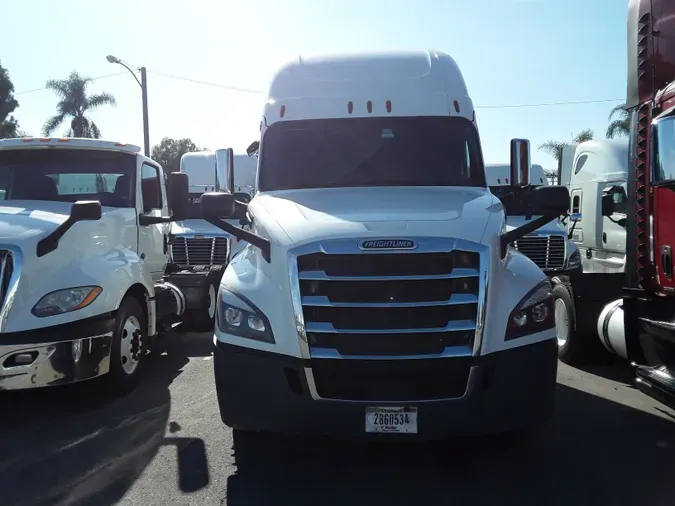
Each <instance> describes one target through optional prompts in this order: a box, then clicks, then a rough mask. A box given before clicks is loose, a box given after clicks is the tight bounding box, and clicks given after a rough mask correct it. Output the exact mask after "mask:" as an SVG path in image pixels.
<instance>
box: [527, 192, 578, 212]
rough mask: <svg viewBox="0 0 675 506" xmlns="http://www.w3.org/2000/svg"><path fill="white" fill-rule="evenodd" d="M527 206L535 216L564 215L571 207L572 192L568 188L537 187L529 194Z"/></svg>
mask: <svg viewBox="0 0 675 506" xmlns="http://www.w3.org/2000/svg"><path fill="white" fill-rule="evenodd" d="M527 204H528V205H529V206H530V208H531V209H532V213H533V214H542V215H551V214H557V215H563V214H565V213H566V212H567V210H568V209H569V205H570V192H569V190H568V189H567V187H566V186H536V187H534V188H532V190H531V191H530V192H528V194H527Z"/></svg>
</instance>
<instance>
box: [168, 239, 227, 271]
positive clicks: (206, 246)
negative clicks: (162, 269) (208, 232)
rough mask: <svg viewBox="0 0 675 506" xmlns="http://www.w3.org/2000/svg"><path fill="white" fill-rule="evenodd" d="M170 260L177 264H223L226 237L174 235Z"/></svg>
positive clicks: (224, 262) (224, 260)
mask: <svg viewBox="0 0 675 506" xmlns="http://www.w3.org/2000/svg"><path fill="white" fill-rule="evenodd" d="M171 261H172V262H173V263H175V264H178V265H225V264H226V263H227V237H200V238H195V237H181V236H177V237H174V239H173V243H172V244H171Z"/></svg>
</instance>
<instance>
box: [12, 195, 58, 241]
mask: <svg viewBox="0 0 675 506" xmlns="http://www.w3.org/2000/svg"><path fill="white" fill-rule="evenodd" d="M35 204H36V203H35V202H29V201H25V202H23V201H18V200H17V201H12V205H11V206H8V205H3V206H0V241H2V242H10V243H12V244H17V243H19V242H25V241H30V240H31V239H35V240H36V241H37V240H39V239H41V238H42V237H44V236H46V235H47V234H49V233H50V232H52V231H53V230H54V229H55V228H56V227H58V226H59V225H60V224H61V223H63V222H64V221H66V219H67V218H68V215H69V214H70V207H71V204H70V203H68V202H40V203H39V208H38V209H36V208H35Z"/></svg>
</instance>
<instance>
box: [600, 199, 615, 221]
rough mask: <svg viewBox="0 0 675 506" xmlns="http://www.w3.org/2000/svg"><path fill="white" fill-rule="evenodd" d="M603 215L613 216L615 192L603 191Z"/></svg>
mask: <svg viewBox="0 0 675 506" xmlns="http://www.w3.org/2000/svg"><path fill="white" fill-rule="evenodd" d="M601 202H602V204H601V206H602V210H601V211H602V215H603V216H612V215H613V214H614V194H613V193H603V194H602V201H601Z"/></svg>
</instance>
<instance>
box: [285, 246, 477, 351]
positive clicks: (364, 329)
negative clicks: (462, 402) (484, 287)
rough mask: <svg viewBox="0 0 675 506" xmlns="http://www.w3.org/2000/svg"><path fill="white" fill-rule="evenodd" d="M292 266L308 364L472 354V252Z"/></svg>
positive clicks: (329, 257) (318, 258)
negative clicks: (324, 359) (336, 357)
mask: <svg viewBox="0 0 675 506" xmlns="http://www.w3.org/2000/svg"><path fill="white" fill-rule="evenodd" d="M297 262H298V279H299V283H300V297H301V303H302V312H303V317H304V324H305V332H306V334H307V343H308V345H309V348H310V355H311V356H312V357H315V356H316V357H325V356H327V355H330V353H336V354H338V355H341V356H363V357H365V356H368V355H370V356H384V357H387V356H389V357H391V358H396V357H397V356H410V355H415V356H423V355H428V356H434V355H440V354H443V353H448V350H449V349H450V350H453V349H454V350H457V352H458V354H468V355H470V354H471V349H472V346H473V338H474V335H475V329H476V318H477V313H478V293H479V263H480V257H479V254H478V253H476V252H469V251H459V250H454V251H450V252H442V253H410V252H405V253H403V252H401V253H386V254H382V253H367V254H326V253H323V252H322V253H311V254H306V255H301V256H299V257H298V260H297Z"/></svg>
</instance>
